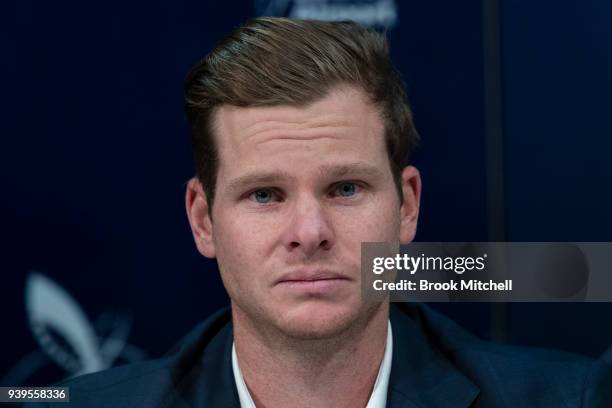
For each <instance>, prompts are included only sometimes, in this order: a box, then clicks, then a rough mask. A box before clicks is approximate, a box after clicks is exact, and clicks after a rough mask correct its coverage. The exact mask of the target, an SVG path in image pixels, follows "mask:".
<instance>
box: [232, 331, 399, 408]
mask: <svg viewBox="0 0 612 408" xmlns="http://www.w3.org/2000/svg"><path fill="white" fill-rule="evenodd" d="M392 357H393V333H392V331H391V322H390V321H389V322H388V324H387V344H386V346H385V354H384V356H383V360H382V363H381V364H380V368H379V369H378V375H377V376H376V382H375V383H374V389H373V390H372V394H371V395H370V399H369V400H368V404H367V405H366V407H365V408H384V407H385V405H386V404H387V389H388V388H389V376H390V375H391V358H392ZM232 371H233V372H234V381H235V382H236V388H237V389H238V398H239V399H240V407H241V408H256V407H255V403H254V402H253V398H251V394H250V393H249V389H248V388H247V386H246V384H245V382H244V378H243V377H242V371H240V366H239V365H238V357H237V356H236V343H234V344H232Z"/></svg>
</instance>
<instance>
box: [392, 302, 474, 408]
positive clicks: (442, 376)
mask: <svg viewBox="0 0 612 408" xmlns="http://www.w3.org/2000/svg"><path fill="white" fill-rule="evenodd" d="M390 309H391V314H390V318H391V325H392V329H393V362H392V364H391V376H390V378H389V390H388V394H387V408H416V407H419V408H425V407H427V408H450V407H453V408H465V407H469V406H470V404H471V403H472V402H473V401H474V399H475V398H476V397H477V395H478V393H479V389H478V387H477V386H476V385H474V383H472V382H471V381H470V380H469V379H468V378H467V377H465V376H464V375H463V374H461V373H460V372H459V371H458V370H457V369H456V368H455V367H454V366H453V365H452V363H451V362H450V361H449V360H448V359H447V358H446V357H445V356H444V354H443V353H442V352H441V351H440V350H439V349H438V348H437V347H436V346H435V345H434V344H433V340H429V339H428V338H427V337H426V334H425V328H424V327H420V318H419V315H418V314H419V309H418V307H416V306H413V305H408V306H406V305H402V306H399V307H398V306H394V305H392V306H391V308H390ZM411 315H412V316H411Z"/></svg>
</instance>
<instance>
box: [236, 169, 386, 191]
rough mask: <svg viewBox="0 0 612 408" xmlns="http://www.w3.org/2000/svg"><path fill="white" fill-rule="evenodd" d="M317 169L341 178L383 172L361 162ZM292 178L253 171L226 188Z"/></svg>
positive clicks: (376, 174)
mask: <svg viewBox="0 0 612 408" xmlns="http://www.w3.org/2000/svg"><path fill="white" fill-rule="evenodd" d="M318 171H319V175H320V176H322V177H329V178H341V177H346V176H351V177H370V178H383V177H384V172H382V171H381V170H380V169H379V168H378V167H376V166H373V165H371V164H367V163H363V162H355V163H348V164H333V165H323V166H321V167H320V168H319V170H318ZM294 179H295V177H293V176H292V175H290V174H289V173H286V172H284V171H272V172H253V173H248V174H244V175H242V176H239V177H236V178H235V179H233V180H231V181H230V182H229V184H228V187H227V188H228V190H229V191H230V192H240V191H243V190H244V189H246V188H248V187H250V186H253V185H265V184H278V183H281V182H291V181H293V180H294Z"/></svg>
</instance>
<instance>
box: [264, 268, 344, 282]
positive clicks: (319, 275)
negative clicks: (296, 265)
mask: <svg viewBox="0 0 612 408" xmlns="http://www.w3.org/2000/svg"><path fill="white" fill-rule="evenodd" d="M328 279H348V278H347V277H346V276H344V275H342V274H341V273H338V272H334V271H330V270H324V269H312V270H307V269H301V270H298V271H293V272H289V273H286V274H284V275H282V276H281V277H280V278H279V279H278V280H277V281H276V283H281V282H296V281H318V280H328Z"/></svg>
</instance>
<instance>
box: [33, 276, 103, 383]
mask: <svg viewBox="0 0 612 408" xmlns="http://www.w3.org/2000/svg"><path fill="white" fill-rule="evenodd" d="M25 306H26V311H27V314H28V317H29V320H30V324H31V327H32V331H33V332H34V335H35V337H36V339H37V340H38V342H39V343H40V345H41V347H43V349H44V350H45V351H46V352H47V353H48V354H49V356H50V357H51V358H52V359H53V360H55V361H56V362H57V363H58V364H60V365H61V366H63V367H65V368H66V369H67V370H68V371H69V372H71V373H72V374H81V373H89V372H94V371H99V370H101V369H104V368H106V367H105V364H104V362H103V359H102V357H101V355H100V347H99V344H98V338H97V336H96V333H95V330H94V328H93V326H92V324H91V323H90V321H89V320H88V319H87V316H86V315H85V313H84V312H83V310H82V309H81V307H80V306H79V304H78V303H77V302H76V301H75V300H74V299H73V298H72V297H71V296H70V295H69V294H68V293H67V292H66V291H65V290H64V289H63V288H62V287H61V286H59V285H58V284H56V283H55V282H53V281H52V280H51V279H49V278H47V277H46V276H44V275H42V274H40V273H36V272H32V273H30V274H29V276H28V279H27V282H26V288H25ZM49 329H52V330H53V331H54V332H55V333H56V334H57V335H59V336H61V338H62V340H63V341H65V342H66V343H67V344H69V345H70V347H71V348H72V352H69V351H66V350H65V347H64V346H63V345H61V344H59V343H58V342H57V341H54V340H53V337H52V336H50V335H49V334H48V330H49ZM73 353H76V355H77V359H78V361H76V362H74V361H72V362H70V361H69V360H70V358H69V357H70V356H72V355H73Z"/></svg>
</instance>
